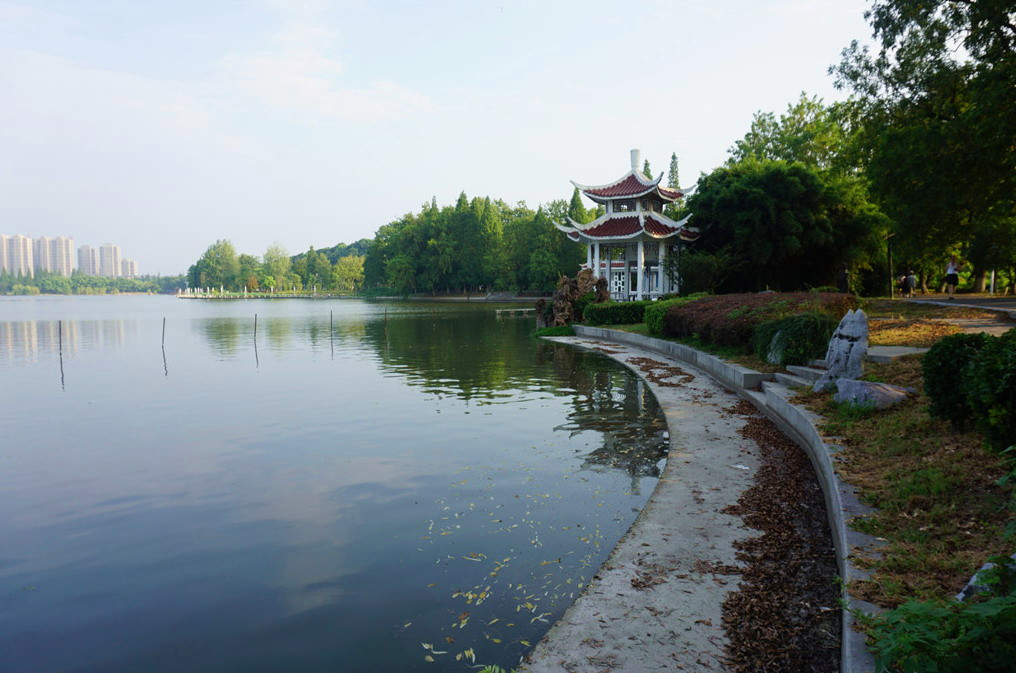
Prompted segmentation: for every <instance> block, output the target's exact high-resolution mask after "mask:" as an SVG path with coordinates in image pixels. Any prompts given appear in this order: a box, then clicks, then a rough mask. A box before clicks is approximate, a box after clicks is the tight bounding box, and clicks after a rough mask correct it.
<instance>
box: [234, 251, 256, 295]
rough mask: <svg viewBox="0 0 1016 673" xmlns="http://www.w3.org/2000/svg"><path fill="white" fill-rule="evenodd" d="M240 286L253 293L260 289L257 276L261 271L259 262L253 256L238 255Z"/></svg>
mask: <svg viewBox="0 0 1016 673" xmlns="http://www.w3.org/2000/svg"><path fill="white" fill-rule="evenodd" d="M238 261H239V264H240V273H239V279H240V284H241V285H243V286H244V287H246V288H247V289H248V290H250V291H251V292H253V291H254V290H257V289H258V288H259V287H260V281H259V280H258V275H259V272H260V270H261V261H260V260H259V259H258V258H257V257H255V256H254V255H240V258H239V260H238Z"/></svg>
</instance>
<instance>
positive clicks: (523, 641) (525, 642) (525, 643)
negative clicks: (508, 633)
mask: <svg viewBox="0 0 1016 673" xmlns="http://www.w3.org/2000/svg"><path fill="white" fill-rule="evenodd" d="M519 642H520V643H522V644H523V645H525V646H526V647H530V645H529V641H528V640H520V641H519Z"/></svg>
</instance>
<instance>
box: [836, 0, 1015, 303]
mask: <svg viewBox="0 0 1016 673" xmlns="http://www.w3.org/2000/svg"><path fill="white" fill-rule="evenodd" d="M865 17H866V18H867V19H868V21H869V23H870V24H871V27H872V29H873V32H874V36H875V38H876V40H877V47H876V48H875V50H874V51H873V50H870V49H868V48H867V47H860V46H859V45H858V43H857V42H856V41H855V42H853V43H852V44H851V45H850V46H849V47H848V48H847V49H845V50H844V51H843V54H842V59H841V62H840V63H839V65H838V66H836V67H835V68H833V69H832V71H833V72H834V74H835V75H836V77H837V85H838V86H840V87H843V88H848V89H850V90H851V91H852V92H853V94H854V98H853V106H854V114H855V116H856V118H858V119H862V120H863V125H862V133H861V135H860V137H859V140H858V143H859V146H860V148H861V150H862V154H861V156H862V159H863V161H864V170H865V175H866V177H867V179H868V180H869V181H870V183H871V192H872V194H873V196H875V198H876V199H878V201H879V203H880V204H881V205H882V206H883V207H884V208H885V210H886V212H887V213H888V214H889V215H890V216H891V217H892V218H893V219H894V220H895V222H896V230H895V233H896V237H895V240H897V241H898V243H899V245H900V246H901V248H905V249H908V250H909V251H911V254H914V255H922V256H925V257H938V258H939V260H940V263H941V261H942V260H943V259H944V258H945V256H946V255H947V254H948V253H949V251H950V250H953V249H955V248H956V247H958V246H959V247H962V248H965V249H966V251H967V254H968V255H969V257H970V259H971V260H972V261H974V263H975V274H976V276H977V278H978V279H979V281H980V282H981V283H983V278H984V275H985V271H986V267H984V266H983V265H984V264H986V263H987V260H988V259H990V257H991V251H992V250H993V249H1000V248H1003V247H1005V245H1006V242H1007V241H1008V240H1011V239H1012V238H1013V237H1014V236H1016V229H1014V228H1013V224H1012V223H1013V222H1014V219H1016V218H1014V215H1016V211H1014V205H1013V204H1014V199H1013V194H1016V115H1014V114H1013V113H1012V101H1013V92H1014V91H1016V19H1014V13H1013V5H1012V3H1011V2H1008V1H1001V0H978V1H972V0H962V1H959V0H952V1H947V0H875V2H873V4H872V8H871V9H870V10H869V11H868V12H866V13H865Z"/></svg>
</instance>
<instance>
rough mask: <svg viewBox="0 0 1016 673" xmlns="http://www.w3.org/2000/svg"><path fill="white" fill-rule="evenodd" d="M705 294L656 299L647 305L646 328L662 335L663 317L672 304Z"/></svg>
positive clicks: (698, 297)
mask: <svg viewBox="0 0 1016 673" xmlns="http://www.w3.org/2000/svg"><path fill="white" fill-rule="evenodd" d="M705 296H707V295H706V294H704V293H698V294H693V295H689V296H687V297H674V298H670V299H660V300H658V301H654V302H653V303H652V304H650V305H649V306H646V310H645V312H644V313H643V316H642V321H643V322H644V323H645V324H646V329H647V330H648V332H649V333H650V334H653V335H656V336H661V335H662V334H663V317H664V316H665V315H666V314H667V309H669V308H670V307H671V306H680V305H681V304H687V303H688V302H690V301H695V300H696V299H701V298H702V297H705Z"/></svg>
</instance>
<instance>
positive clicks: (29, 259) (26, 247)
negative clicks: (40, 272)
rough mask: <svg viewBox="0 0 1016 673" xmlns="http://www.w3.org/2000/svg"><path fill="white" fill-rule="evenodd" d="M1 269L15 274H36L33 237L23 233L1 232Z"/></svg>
mask: <svg viewBox="0 0 1016 673" xmlns="http://www.w3.org/2000/svg"><path fill="white" fill-rule="evenodd" d="M0 271H6V272H7V273H10V274H12V275H15V276H32V275H34V274H35V255H33V254H32V239H30V238H29V237H28V236H22V235H21V234H14V235H13V236H7V235H6V234H0Z"/></svg>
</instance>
